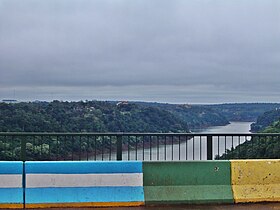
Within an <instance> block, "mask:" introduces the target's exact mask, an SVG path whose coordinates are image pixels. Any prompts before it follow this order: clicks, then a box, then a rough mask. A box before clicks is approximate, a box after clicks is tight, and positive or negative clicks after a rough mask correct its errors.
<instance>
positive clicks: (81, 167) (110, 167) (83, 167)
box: [25, 161, 142, 174]
mask: <svg viewBox="0 0 280 210" xmlns="http://www.w3.org/2000/svg"><path fill="white" fill-rule="evenodd" d="M25 171H26V173H32V174H44V173H45V174H93V173H94V174H99V173H101V174H104V173H142V162H141V161H26V162H25Z"/></svg>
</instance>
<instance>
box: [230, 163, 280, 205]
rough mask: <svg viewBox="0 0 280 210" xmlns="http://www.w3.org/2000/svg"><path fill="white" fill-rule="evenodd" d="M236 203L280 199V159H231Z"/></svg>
mask: <svg viewBox="0 0 280 210" xmlns="http://www.w3.org/2000/svg"><path fill="white" fill-rule="evenodd" d="M231 173H232V189H233V194H234V200H235V202H236V203H244V202H263V201H280V160H233V161H231Z"/></svg>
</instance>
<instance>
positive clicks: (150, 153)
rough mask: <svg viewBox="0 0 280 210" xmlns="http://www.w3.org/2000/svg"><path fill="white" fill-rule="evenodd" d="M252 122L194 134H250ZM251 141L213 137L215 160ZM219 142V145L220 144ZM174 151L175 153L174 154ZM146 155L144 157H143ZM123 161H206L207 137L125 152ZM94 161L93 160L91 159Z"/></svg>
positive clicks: (243, 138)
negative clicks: (227, 150)
mask: <svg viewBox="0 0 280 210" xmlns="http://www.w3.org/2000/svg"><path fill="white" fill-rule="evenodd" d="M251 124H252V122H230V124H228V125H225V126H213V127H209V128H206V129H200V130H196V131H195V132H194V131H193V133H199V134H204V133H213V134H214V133H222V134H226V133H231V134H233V133H242V134H244V133H245V134H246V133H248V134H250V125H251ZM246 139H247V140H250V137H246V136H241V137H240V138H239V137H232V136H229V137H224V136H221V137H219V138H218V137H213V158H214V157H215V156H216V155H221V154H223V153H224V152H225V150H226V149H231V148H232V147H236V146H237V145H238V144H239V143H243V142H244V141H245V140H246ZM218 142H219V143H218ZM172 149H173V152H172ZM143 155H144V157H143ZM111 157H112V160H114V159H115V157H116V153H115V152H113V153H112V155H111ZM122 157H123V160H136V159H137V160H145V161H150V160H206V136H202V137H201V138H200V137H194V138H192V139H189V140H187V141H182V142H181V143H180V145H179V144H178V143H175V144H173V146H172V145H166V147H165V146H164V145H161V146H159V148H157V147H153V148H152V149H149V148H147V149H144V151H143V149H141V148H139V149H138V150H137V153H136V151H134V150H132V151H130V152H129V156H128V151H124V152H123V154H122ZM91 159H93V158H91ZM100 159H101V156H98V157H97V160H100ZM103 159H104V160H108V159H109V155H108V154H104V155H103Z"/></svg>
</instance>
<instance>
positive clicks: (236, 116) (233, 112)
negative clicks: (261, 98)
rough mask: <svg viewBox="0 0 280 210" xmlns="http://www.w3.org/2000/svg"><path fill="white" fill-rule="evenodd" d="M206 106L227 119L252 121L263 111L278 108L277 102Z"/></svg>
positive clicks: (279, 105)
mask: <svg viewBox="0 0 280 210" xmlns="http://www.w3.org/2000/svg"><path fill="white" fill-rule="evenodd" d="M206 106H207V107H209V108H211V109H213V110H215V111H217V112H219V113H220V114H222V115H223V116H225V117H226V119H227V120H229V121H245V122H253V121H256V119H257V118H258V117H259V116H260V115H262V114H263V113H264V112H267V111H270V110H275V109H277V108H280V104H279V103H233V104H214V105H206Z"/></svg>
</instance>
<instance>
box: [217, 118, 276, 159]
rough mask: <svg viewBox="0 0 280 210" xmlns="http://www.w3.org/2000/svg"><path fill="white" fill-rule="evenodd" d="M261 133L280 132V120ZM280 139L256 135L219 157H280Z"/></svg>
mask: <svg viewBox="0 0 280 210" xmlns="http://www.w3.org/2000/svg"><path fill="white" fill-rule="evenodd" d="M260 133H280V120H278V121H275V122H273V123H272V124H271V125H270V126H268V127H267V128H265V129H264V130H261V131H260ZM279 151H280V139H279V137H277V136H266V137H262V136H254V137H252V139H251V140H250V141H246V142H244V143H243V144H240V145H238V146H237V147H236V148H235V149H232V150H228V151H227V153H226V154H224V155H222V156H221V157H217V158H218V159H256V158H262V159H263V158H268V159H269V158H272V159H273V158H280V152H279Z"/></svg>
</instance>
